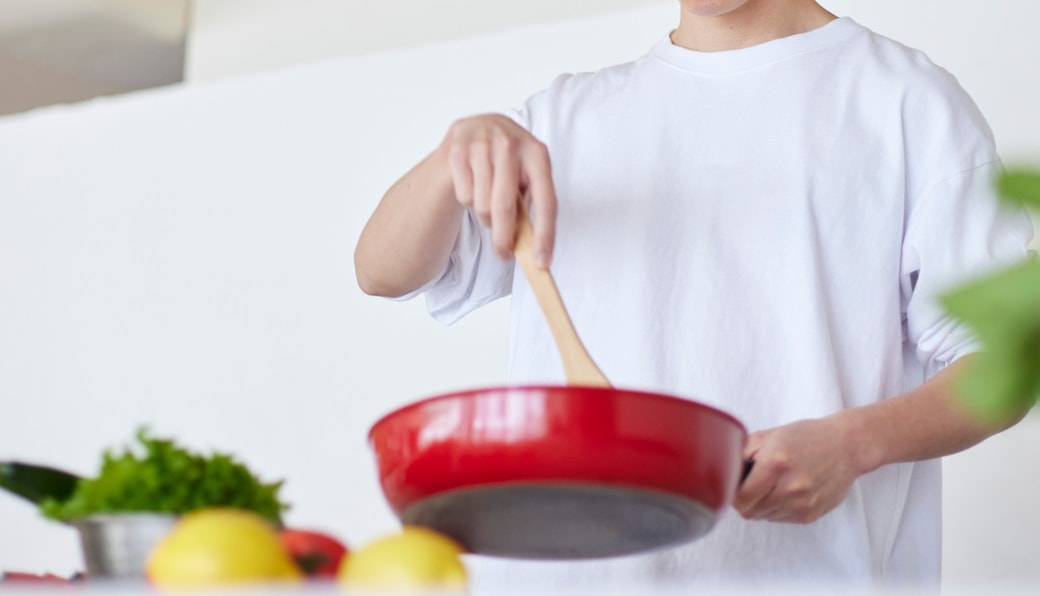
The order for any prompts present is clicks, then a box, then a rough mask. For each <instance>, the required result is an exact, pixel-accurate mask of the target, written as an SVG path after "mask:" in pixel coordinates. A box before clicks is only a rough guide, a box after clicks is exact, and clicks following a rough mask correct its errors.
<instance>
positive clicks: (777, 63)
mask: <svg viewBox="0 0 1040 596" xmlns="http://www.w3.org/2000/svg"><path fill="white" fill-rule="evenodd" d="M680 5H681V13H680V14H681V18H680V22H679V26H678V28H677V29H676V30H675V31H674V32H673V33H672V34H671V35H670V37H669V38H668V39H664V40H662V41H661V42H660V43H659V44H657V45H656V46H655V47H654V48H652V49H651V51H650V53H649V54H647V55H646V56H644V57H642V58H641V59H639V60H637V61H635V62H633V63H630V64H625V65H620V66H617V67H613V68H607V69H605V70H602V71H599V72H596V73H587V74H581V75H575V76H563V77H560V78H558V79H557V80H556V81H554V82H553V84H552V85H551V86H550V87H549V88H548V89H547V90H545V91H543V92H542V93H539V94H537V95H535V96H533V97H532V98H531V99H530V100H529V101H528V102H527V103H526V104H525V106H524V108H523V109H522V110H519V111H517V112H515V113H512V114H510V115H509V117H507V116H502V115H482V116H476V117H473V118H467V119H463V120H459V121H458V122H456V123H455V124H454V125H453V126H452V127H451V129H450V130H449V132H448V134H447V136H446V137H445V139H444V141H443V143H442V144H441V145H440V146H439V147H438V148H437V149H436V150H435V151H434V152H433V153H432V154H430V156H428V157H427V158H426V159H425V160H423V161H422V162H421V163H420V164H418V165H417V166H416V167H415V168H414V169H413V170H412V171H410V172H408V173H407V174H406V175H405V176H404V177H403V178H402V179H401V180H400V181H398V182H397V183H396V184H395V185H394V186H393V187H392V188H391V189H390V190H389V191H388V192H387V193H386V195H385V196H384V197H383V199H382V201H381V203H380V205H379V207H378V208H377V210H376V212H375V213H374V214H373V216H372V219H371V220H370V222H369V223H368V225H367V226H366V228H365V230H364V231H363V233H362V235H361V238H360V240H359V243H358V246H357V251H356V254H355V262H356V271H357V276H358V281H359V284H360V285H361V287H362V289H363V290H364V291H366V292H368V293H370V294H375V295H382V296H395V297H397V296H410V295H415V294H418V293H425V294H426V299H427V304H428V306H429V308H430V310H431V313H432V314H434V316H436V317H438V318H439V319H441V320H443V321H446V322H450V321H453V320H455V319H457V318H458V317H461V316H463V315H464V314H465V313H467V312H469V311H471V310H473V309H474V308H477V307H479V306H481V305H482V304H485V303H487V302H490V301H491V300H494V299H496V298H498V297H501V296H504V295H507V294H511V295H512V315H511V325H510V344H509V348H510V351H509V364H510V380H511V381H513V382H556V383H559V382H561V381H562V372H561V368H560V364H559V362H558V358H557V356H556V353H555V351H554V349H553V347H552V343H551V337H550V335H549V333H548V330H547V328H546V326H545V323H544V321H542V320H541V318H540V317H541V315H540V312H539V311H538V308H537V306H536V305H535V303H534V300H533V296H532V295H531V293H530V290H529V288H527V286H526V284H525V282H524V280H523V278H522V276H520V275H514V274H513V269H514V266H513V263H512V262H511V260H510V253H511V250H512V243H513V238H514V234H515V224H516V217H517V203H516V201H517V195H518V193H519V194H522V195H524V196H525V197H526V198H527V200H529V202H530V211H531V214H532V219H533V222H534V227H535V236H536V239H535V242H536V255H537V256H538V259H539V260H540V263H541V264H542V265H544V266H549V265H550V263H551V265H552V270H553V273H554V275H555V276H556V279H557V282H558V284H559V286H560V290H561V294H562V296H563V299H564V301H565V303H567V304H568V306H569V308H570V310H571V314H572V316H573V318H574V321H575V327H576V328H577V330H578V333H579V334H580V335H581V337H582V339H583V340H584V342H585V343H586V345H587V346H588V348H589V351H590V353H591V354H592V356H593V358H594V359H595V360H596V361H597V363H598V364H599V365H600V367H601V368H602V369H603V370H604V372H605V373H606V374H607V376H608V377H610V378H611V380H612V381H613V382H614V383H615V384H616V385H617V386H621V387H626V388H634V389H646V390H651V391H660V392H664V393H671V394H677V395H683V396H689V397H691V398H695V399H699V400H702V401H707V402H709V403H712V404H713V405H716V406H718V407H720V408H723V409H725V410H727V411H729V412H732V413H733V414H735V415H736V416H737V417H738V418H740V419H741V420H742V421H744V423H745V424H746V425H747V426H748V427H749V429H752V430H754V431H755V432H753V433H752V434H751V436H750V438H749V441H748V444H747V448H746V451H745V455H746V456H747V457H748V458H753V459H754V461H755V466H754V468H753V471H752V473H751V474H750V476H749V477H748V478H747V480H746V481H745V482H744V484H743V485H742V486H741V487H740V489H739V492H738V494H737V497H736V501H735V503H734V507H735V509H736V510H737V512H739V514H740V516H736V515H730V516H726V517H724V518H723V519H722V520H721V521H720V523H719V525H718V526H717V527H716V528H715V529H714V530H713V531H712V533H711V534H709V535H708V536H707V537H706V538H704V539H702V540H701V541H699V542H696V543H694V544H691V545H688V546H684V547H681V548H678V549H672V550H668V551H664V552H661V553H656V554H651V555H646V556H639V557H629V558H624V559H619V560H614V561H604V562H589V563H569V564H566V565H546V564H535V563H525V564H521V563H500V564H497V567H499V569H498V571H499V572H500V573H502V574H506V575H507V576H508V575H509V574H513V576H514V577H516V578H526V577H532V576H534V575H536V574H542V573H544V574H546V575H547V576H549V577H551V578H552V579H551V581H560V582H566V581H571V580H573V579H574V578H576V577H582V576H584V577H589V578H596V579H597V580H600V581H602V580H610V579H611V578H613V579H616V580H622V581H623V580H628V579H633V580H638V579H644V578H653V579H656V580H660V579H671V580H677V581H702V582H711V581H757V580H771V581H775V580H789V581H806V580H837V581H852V582H915V583H917V582H923V583H933V584H934V583H936V582H937V581H938V578H939V562H940V550H939V549H940V544H941V538H940V529H941V519H940V489H941V478H940V469H939V462H938V461H937V460H936V458H939V457H941V456H944V455H947V454H951V453H955V452H957V451H960V450H962V449H965V448H967V447H969V446H971V445H973V444H975V443H977V442H979V441H981V440H983V439H984V438H986V437H988V436H990V435H991V434H993V433H995V432H998V431H999V430H1001V429H1003V428H1006V427H1007V426H1010V425H1011V424H1013V423H1014V422H1016V420H1007V421H1001V423H999V424H985V423H982V422H980V421H977V420H975V419H973V418H972V417H971V416H968V415H967V414H966V413H965V412H964V411H962V409H961V408H960V406H959V404H958V402H957V401H956V398H955V396H954V394H953V391H952V389H951V386H952V384H953V382H954V381H955V380H956V378H957V375H958V373H959V372H960V371H961V370H962V369H963V367H964V360H962V357H965V356H966V355H968V354H969V353H970V352H971V351H972V350H973V349H974V346H973V344H972V341H971V339H970V337H969V335H968V333H967V331H966V330H964V329H963V328H960V327H958V326H957V325H955V324H954V323H953V322H952V321H951V320H950V319H949V317H947V316H946V315H945V313H944V312H943V311H942V309H941V308H940V307H939V305H938V303H937V300H936V298H937V296H938V295H939V294H941V293H942V291H944V290H945V289H946V288H948V287H949V286H950V285H951V284H952V283H954V282H957V281H960V280H963V279H965V278H966V277H968V276H971V275H974V274H976V273H979V272H981V271H984V270H986V269H988V268H991V267H993V266H994V265H995V264H997V263H1004V262H1008V261H1011V260H1014V259H1019V258H1022V257H1023V256H1024V255H1025V250H1026V245H1027V243H1028V241H1029V238H1030V236H1031V233H1032V232H1031V229H1030V226H1029V223H1028V220H1027V219H1025V218H1024V216H1021V214H1008V213H1002V212H1000V211H998V207H997V203H996V201H995V200H994V198H993V197H992V192H991V190H990V180H991V177H992V175H993V173H994V172H995V171H997V169H999V167H1000V165H999V160H998V157H997V155H996V152H995V149H994V146H993V140H992V138H991V134H990V132H989V129H988V127H987V125H986V123H985V121H984V120H983V118H982V116H981V115H980V114H979V112H978V110H977V108H976V107H975V105H974V104H973V103H972V102H971V100H970V99H969V98H968V97H967V95H966V94H965V93H964V92H963V90H961V89H960V87H959V86H958V85H957V83H956V81H955V80H954V79H953V77H951V76H950V75H949V74H948V73H946V72H945V71H943V70H942V69H940V68H938V67H936V66H935V65H933V64H932V63H931V62H930V61H929V60H928V59H927V58H926V57H925V56H923V55H922V54H921V53H920V52H917V51H914V50H911V49H909V48H906V47H905V46H902V45H900V44H898V43H896V42H893V41H891V40H888V39H886V38H883V37H881V36H879V35H876V34H874V33H873V32H870V31H868V30H866V29H865V28H863V27H861V26H859V25H858V24H856V23H855V22H854V21H852V20H850V19H847V18H842V19H839V18H836V17H835V16H834V15H832V14H831V13H829V12H827V11H826V10H825V9H824V8H823V7H821V6H820V5H819V4H817V3H816V2H814V1H812V0H680ZM608 323H609V324H608ZM481 565H484V563H483V562H481V563H480V565H478V567H480V566H481ZM518 570H519V571H518ZM479 573H480V571H479V569H478V575H479Z"/></svg>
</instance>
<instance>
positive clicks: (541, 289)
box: [513, 197, 611, 387]
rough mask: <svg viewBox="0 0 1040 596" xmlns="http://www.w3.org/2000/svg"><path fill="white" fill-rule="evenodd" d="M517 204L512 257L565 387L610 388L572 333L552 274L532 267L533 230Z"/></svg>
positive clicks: (521, 207)
mask: <svg viewBox="0 0 1040 596" xmlns="http://www.w3.org/2000/svg"><path fill="white" fill-rule="evenodd" d="M518 203H519V206H518V214H517V215H518V217H517V232H516V243H515V245H514V247H513V255H514V256H515V257H516V260H517V262H518V263H520V268H521V269H523V271H524V276H525V277H526V278H527V283H528V284H530V286H531V290H532V291H533V292H534V296H535V298H536V299H537V300H538V305H539V306H541V307H542V314H544V315H545V320H546V321H547V322H548V323H549V330H550V331H552V335H553V339H554V340H555V341H556V348H557V349H558V350H559V351H560V359H561V360H563V370H564V373H565V374H566V375H567V384H568V385H582V386H586V387H610V386H611V385H610V381H608V380H607V377H606V375H604V374H603V372H602V371H601V370H600V369H599V367H598V366H596V363H595V362H594V361H593V360H592V356H589V353H588V351H587V350H586V349H585V345H584V344H582V343H581V339H580V338H578V332H577V331H575V330H574V324H573V323H572V322H571V318H570V317H569V316H568V315H567V309H566V308H564V306H563V300H562V299H561V298H560V292H559V291H558V290H557V289H556V282H555V281H554V280H553V277H552V273H550V272H549V270H548V269H543V268H541V267H539V266H538V265H537V264H536V263H535V261H534V228H532V227H531V218H530V216H529V215H528V213H527V207H526V206H525V205H524V200H523V198H522V197H521V199H520V201H519V202H518Z"/></svg>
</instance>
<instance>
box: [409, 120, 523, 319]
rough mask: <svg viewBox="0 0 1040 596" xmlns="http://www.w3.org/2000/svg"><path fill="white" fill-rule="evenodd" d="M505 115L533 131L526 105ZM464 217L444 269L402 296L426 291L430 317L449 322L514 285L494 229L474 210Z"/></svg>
mask: <svg viewBox="0 0 1040 596" xmlns="http://www.w3.org/2000/svg"><path fill="white" fill-rule="evenodd" d="M505 115H506V116H509V117H510V118H512V119H513V120H514V121H516V122H517V123H518V124H520V126H523V127H524V128H526V129H528V130H530V126H529V123H528V116H527V109H526V107H525V108H523V109H517V110H510V111H507V112H505ZM462 218H463V219H462V225H461V227H460V229H459V236H458V238H457V239H456V240H455V245H454V247H452V250H451V255H450V256H449V258H448V264H447V265H446V266H445V268H444V271H443V272H442V273H441V274H440V275H439V276H437V277H435V278H434V279H433V280H431V281H430V282H429V283H428V284H426V285H425V286H424V287H422V288H419V289H418V290H416V291H414V292H412V293H410V294H407V295H405V296H402V297H401V298H400V299H401V300H408V299H410V298H413V297H415V296H416V295H419V294H424V295H425V297H426V310H427V311H428V312H429V313H430V316H432V317H433V318H435V319H437V320H438V321H440V322H442V323H444V324H446V325H450V324H451V323H454V322H455V321H457V320H459V319H461V318H462V317H464V316H466V315H467V314H469V313H470V312H472V311H474V310H476V309H477V308H480V307H481V306H483V305H485V304H487V303H489V302H493V301H494V300H497V299H499V298H503V297H505V296H508V295H509V294H510V292H511V291H512V287H513V270H514V268H515V266H514V261H513V260H512V259H509V260H503V259H500V258H499V257H498V256H497V255H496V254H495V251H494V248H493V245H492V242H491V230H490V229H488V228H485V227H483V226H481V225H480V223H479V222H478V221H477V218H476V216H475V215H474V214H473V212H472V211H471V210H469V209H467V210H465V212H463V215H462Z"/></svg>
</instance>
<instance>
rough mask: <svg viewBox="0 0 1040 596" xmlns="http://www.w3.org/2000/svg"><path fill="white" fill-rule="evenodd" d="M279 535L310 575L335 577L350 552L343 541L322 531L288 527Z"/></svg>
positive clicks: (287, 548)
mask: <svg viewBox="0 0 1040 596" xmlns="http://www.w3.org/2000/svg"><path fill="white" fill-rule="evenodd" d="M279 536H280V537H281V539H282V545H284V546H285V549H286V550H287V551H289V555H291V556H292V558H293V559H294V560H295V561H296V564H297V565H299V566H300V570H302V571H303V572H304V573H305V574H307V575H309V576H317V577H335V576H336V570H337V569H339V563H340V561H341V560H342V559H343V557H344V556H345V555H346V554H347V552H348V551H347V547H346V546H344V545H343V543H342V542H340V541H339V540H336V539H335V538H333V537H332V536H329V535H328V534H324V533H322V532H315V531H312V530H298V529H295V528H286V529H284V530H282V531H281V532H280V533H279Z"/></svg>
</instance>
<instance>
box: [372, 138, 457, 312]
mask: <svg viewBox="0 0 1040 596" xmlns="http://www.w3.org/2000/svg"><path fill="white" fill-rule="evenodd" d="M446 153H447V151H446V149H445V148H444V147H443V146H442V147H438V148H437V149H436V150H435V151H434V152H433V153H431V154H430V155H429V156H428V157H427V158H426V159H424V160H423V161H421V162H420V163H419V164H418V165H416V166H415V167H414V168H412V170H411V171H409V172H408V173H407V174H405V175H404V176H403V177H402V178H401V179H400V180H398V181H397V183H395V184H394V185H393V186H392V187H391V188H390V189H389V190H388V191H387V192H386V194H385V195H384V196H383V198H382V200H381V201H380V202H379V206H378V207H376V211H375V212H374V213H373V214H372V217H371V219H369V221H368V223H367V224H366V225H365V228H364V229H363V230H362V232H361V236H360V238H359V240H358V244H357V247H356V248H355V250H354V270H355V275H356V276H357V281H358V285H359V286H360V287H361V289H362V291H364V292H365V293H366V294H372V295H376V296H389V297H396V296H400V295H403V294H406V293H408V292H410V291H412V290H415V289H417V288H420V287H422V286H423V285H424V284H426V283H427V282H428V281H430V280H431V279H433V277H434V276H435V275H437V274H438V273H440V272H441V271H442V270H443V268H444V266H445V264H446V263H447V260H448V256H449V254H450V253H451V249H452V247H453V246H454V243H455V239H456V237H457V236H458V233H459V226H460V225H461V222H462V212H463V209H464V208H463V207H462V206H461V205H460V204H459V203H458V201H456V200H455V194H454V189H453V187H452V180H451V170H450V167H449V165H448V159H447V155H446Z"/></svg>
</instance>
